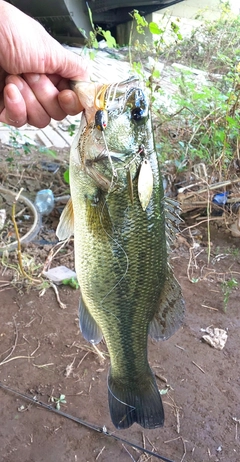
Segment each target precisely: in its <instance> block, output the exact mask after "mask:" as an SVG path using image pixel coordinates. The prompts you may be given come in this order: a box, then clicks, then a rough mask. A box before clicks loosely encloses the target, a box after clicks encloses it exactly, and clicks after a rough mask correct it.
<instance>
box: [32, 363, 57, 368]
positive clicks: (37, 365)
mask: <svg viewBox="0 0 240 462" xmlns="http://www.w3.org/2000/svg"><path fill="white" fill-rule="evenodd" d="M33 366H34V367H38V368H39V369H41V368H42V367H47V366H54V363H48V364H34V363H33Z"/></svg>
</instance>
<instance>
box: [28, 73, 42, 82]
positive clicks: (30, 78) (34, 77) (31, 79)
mask: <svg viewBox="0 0 240 462" xmlns="http://www.w3.org/2000/svg"><path fill="white" fill-rule="evenodd" d="M25 76H26V80H28V82H30V83H36V82H38V81H39V79H40V74H30V73H29V74H25Z"/></svg>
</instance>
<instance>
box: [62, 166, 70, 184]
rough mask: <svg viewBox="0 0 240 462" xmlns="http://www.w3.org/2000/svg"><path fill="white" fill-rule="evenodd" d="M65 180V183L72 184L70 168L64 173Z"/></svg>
mask: <svg viewBox="0 0 240 462" xmlns="http://www.w3.org/2000/svg"><path fill="white" fill-rule="evenodd" d="M63 178H64V181H65V182H66V183H67V184H69V183H70V180H69V168H68V169H67V170H66V171H65V172H64V174H63Z"/></svg>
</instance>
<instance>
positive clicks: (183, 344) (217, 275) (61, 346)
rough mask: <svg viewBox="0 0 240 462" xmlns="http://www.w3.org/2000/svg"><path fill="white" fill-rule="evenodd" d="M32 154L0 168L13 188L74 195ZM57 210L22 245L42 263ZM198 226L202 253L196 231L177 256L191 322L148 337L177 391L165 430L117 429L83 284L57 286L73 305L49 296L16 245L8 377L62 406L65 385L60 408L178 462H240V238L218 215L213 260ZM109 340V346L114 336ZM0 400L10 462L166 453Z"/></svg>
mask: <svg viewBox="0 0 240 462" xmlns="http://www.w3.org/2000/svg"><path fill="white" fill-rule="evenodd" d="M22 158H23V160H24V156H22V157H21V159H22ZM48 160H49V159H48ZM61 160H62V159H61ZM26 161H28V157H27V156H25V167H22V168H20V167H19V166H18V167H17V168H16V165H15V167H14V166H13V167H11V168H10V169H8V170H5V169H4V168H2V169H1V172H2V173H1V176H2V178H1V182H2V183H3V184H4V185H5V186H6V187H9V188H14V187H16V188H17V189H18V188H19V187H20V185H21V186H23V187H24V188H25V189H26V190H27V193H28V196H29V197H31V198H34V193H35V192H36V191H37V190H38V189H40V188H42V187H51V188H52V189H53V191H54V193H55V194H56V195H57V194H62V195H64V194H66V193H67V192H68V191H67V189H68V188H67V186H66V185H65V186H64V184H62V183H61V181H60V179H61V178H62V173H59V172H58V173H57V174H56V175H58V177H57V176H56V175H55V176H54V174H52V173H51V174H50V173H49V172H47V173H46V171H45V170H41V168H42V164H41V165H40V166H39V164H36V165H31V168H30V167H26ZM50 161H51V159H50ZM40 172H41V174H40ZM46 175H48V176H46ZM31 178H32V180H31ZM36 179H37V180H36ZM31 181H33V184H32V182H31ZM59 182H60V183H59ZM60 186H61V187H62V188H60ZM59 214H60V210H58V209H57V210H54V211H53V212H52V214H51V215H50V216H49V217H47V218H45V219H44V223H43V224H44V227H43V229H42V231H41V232H40V235H39V236H37V238H35V241H34V242H33V243H30V244H28V245H26V246H24V248H23V254H24V255H27V256H28V258H30V257H32V258H33V259H34V264H35V265H37V264H42V265H43V264H44V262H45V261H46V258H47V256H48V255H49V252H50V251H51V249H52V247H53V246H54V245H55V243H56V237H55V234H54V232H55V229H56V225H57V222H58V218H59ZM183 228H184V224H183ZM198 229H199V230H200V233H198V235H197V236H198V241H196V239H195V241H194V242H195V249H194V250H193V249H192V247H193V245H192V244H193V238H192V237H191V239H190V238H189V236H190V233H189V231H188V230H187V231H185V232H183V237H184V238H182V237H180V238H179V239H178V240H177V245H176V247H175V248H174V249H173V252H172V254H171V263H172V265H173V267H174V269H175V274H176V276H177V278H178V280H179V282H180V284H181V286H182V290H183V294H184V298H185V302H186V317H185V321H184V324H183V326H182V328H180V329H179V331H178V332H177V333H176V334H175V335H174V336H173V337H172V338H170V339H169V340H167V341H165V342H159V343H157V342H153V341H151V340H149V361H150V364H151V367H152V369H153V371H154V372H155V374H156V377H157V381H158V384H159V389H160V390H164V391H167V393H165V394H163V396H162V398H163V403H164V409H165V425H164V427H163V428H160V429H156V430H143V429H142V428H141V427H140V426H138V425H136V424H135V425H133V426H132V427H131V428H130V429H128V430H126V431H117V430H116V429H115V428H114V427H113V425H112V423H111V421H110V417H109V411H108V402H107V374H108V368H109V358H108V356H107V355H105V359H104V360H102V359H101V358H100V357H99V356H98V354H97V353H96V352H95V350H93V348H92V347H91V346H90V345H88V344H87V343H86V341H85V340H84V339H83V338H82V337H81V334H80V332H79V327H78V299H79V293H78V290H74V289H73V288H71V287H69V286H60V287H59V288H58V290H59V296H60V299H61V301H62V302H63V303H65V304H66V308H65V309H63V308H61V307H60V306H59V303H58V301H57V299H56V294H55V292H54V290H53V289H52V288H51V287H49V288H47V289H46V290H45V293H44V294H42V292H41V291H40V290H39V287H37V286H35V285H34V284H33V283H32V284H31V283H26V282H24V281H23V279H22V278H20V277H19V275H18V273H17V271H16V270H15V269H14V268H15V267H16V254H15V253H11V254H9V256H8V257H6V258H5V259H2V263H1V277H0V297H1V302H0V303H1V323H0V382H1V383H3V384H4V385H7V386H9V387H11V388H13V389H15V390H18V391H20V392H21V393H24V394H27V395H28V396H30V397H32V398H34V397H36V398H37V399H38V400H40V401H42V402H45V403H50V404H52V405H53V406H56V399H57V398H59V397H60V395H61V394H63V395H65V401H66V403H60V409H61V410H62V411H64V412H67V413H68V414H71V415H73V416H76V417H79V418H81V419H83V420H85V421H87V422H90V423H92V424H94V425H96V426H100V427H103V426H106V428H107V430H108V432H114V434H115V435H118V436H120V437H122V438H126V439H128V440H130V441H132V442H134V443H136V444H138V445H140V446H144V447H146V448H147V449H150V450H152V451H156V452H158V453H159V454H161V455H162V456H164V457H165V458H168V459H170V460H171V461H174V462H180V461H181V462H182V461H184V462H209V461H211V462H217V461H221V462H230V461H231V462H239V460H240V430H239V424H240V366H239V329H240V312H239V282H240V277H239V276H240V246H239V239H238V238H233V237H231V236H230V235H229V234H228V233H227V232H226V231H225V229H224V227H222V228H219V227H217V225H216V224H213V225H212V228H211V234H210V240H211V255H210V262H209V263H207V233H206V226H204V225H203V226H202V227H201V228H198ZM59 264H66V265H67V266H69V267H70V268H73V242H72V241H71V242H70V243H69V244H68V246H67V248H66V249H63V250H62V251H61V252H59V253H58V254H57V256H56V257H55V258H54V259H53V261H52V266H57V265H59ZM28 270H29V271H30V266H29V267H28ZM34 271H35V272H36V269H35V270H34ZM233 279H234V280H235V281H236V282H238V285H234V286H233V287H230V285H231V284H229V285H228V284H227V281H232V280H233ZM224 281H225V284H224ZM40 295H41V296H40ZM224 300H225V305H226V302H227V306H225V308H224ZM208 326H213V327H218V328H221V329H225V330H226V331H227V334H228V339H227V342H226V345H225V347H224V348H223V349H222V350H217V349H215V348H212V347H211V346H210V345H209V344H207V343H206V342H204V341H203V340H202V336H203V334H204V332H203V331H202V329H206V328H207V327H208ZM99 348H100V350H101V351H102V352H106V347H105V345H104V343H101V344H100V347H99ZM54 398H55V399H54ZM0 400H1V408H0V448H1V451H0V461H1V462H87V461H89V462H92V461H96V460H97V461H99V462H110V461H116V460H118V461H119V462H120V461H124V462H125V461H126V462H127V461H130V460H134V461H141V462H144V461H152V462H153V461H154V460H157V459H156V458H154V457H150V456H148V455H146V454H142V455H141V453H140V452H139V451H136V450H135V449H133V448H131V447H130V446H127V445H126V444H122V443H120V442H118V441H115V440H114V439H111V438H109V437H106V436H105V435H104V434H101V433H97V432H95V431H93V430H90V429H88V428H85V427H83V426H81V425H80V424H77V423H75V422H73V421H71V420H68V419H66V418H64V417H63V416H59V415H56V414H54V413H52V412H50V411H48V410H45V409H42V408H41V407H40V406H37V405H34V404H29V402H27V401H25V400H24V399H22V398H19V397H18V396H16V395H14V394H12V393H10V392H7V391H5V390H3V389H1V388H0Z"/></svg>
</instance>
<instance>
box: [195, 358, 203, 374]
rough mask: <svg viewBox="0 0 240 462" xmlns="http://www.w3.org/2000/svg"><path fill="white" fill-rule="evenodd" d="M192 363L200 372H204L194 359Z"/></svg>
mask: <svg viewBox="0 0 240 462" xmlns="http://www.w3.org/2000/svg"><path fill="white" fill-rule="evenodd" d="M192 364H194V366H196V367H197V368H198V369H199V370H200V371H201V372H203V374H205V371H204V370H203V369H202V367H201V366H199V365H198V364H197V363H195V361H192Z"/></svg>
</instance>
